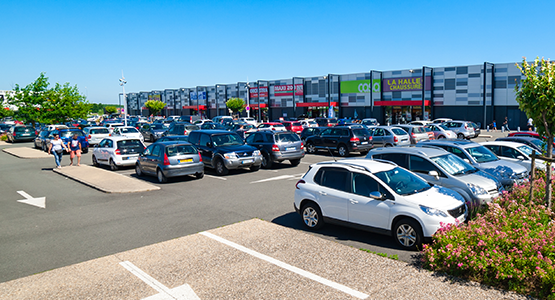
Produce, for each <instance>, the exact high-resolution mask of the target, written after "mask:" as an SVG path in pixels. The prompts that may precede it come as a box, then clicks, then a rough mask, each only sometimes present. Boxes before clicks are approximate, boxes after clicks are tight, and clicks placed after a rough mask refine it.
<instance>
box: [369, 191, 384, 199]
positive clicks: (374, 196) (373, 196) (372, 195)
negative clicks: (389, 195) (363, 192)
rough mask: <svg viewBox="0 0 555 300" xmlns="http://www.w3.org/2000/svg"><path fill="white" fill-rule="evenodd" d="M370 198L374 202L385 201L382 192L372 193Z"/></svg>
mask: <svg viewBox="0 0 555 300" xmlns="http://www.w3.org/2000/svg"><path fill="white" fill-rule="evenodd" d="M368 197H370V198H372V199H374V200H383V199H384V195H382V194H381V193H380V192H370V194H368Z"/></svg>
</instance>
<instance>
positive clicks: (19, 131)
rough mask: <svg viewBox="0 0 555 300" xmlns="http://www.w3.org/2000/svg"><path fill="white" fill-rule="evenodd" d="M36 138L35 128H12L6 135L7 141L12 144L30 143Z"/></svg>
mask: <svg viewBox="0 0 555 300" xmlns="http://www.w3.org/2000/svg"><path fill="white" fill-rule="evenodd" d="M35 137H36V132H35V128H33V126H30V125H29V126H12V127H10V129H8V132H7V133H6V138H7V141H8V142H10V143H15V142H28V141H33V140H34V139H35Z"/></svg>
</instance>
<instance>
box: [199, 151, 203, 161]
mask: <svg viewBox="0 0 555 300" xmlns="http://www.w3.org/2000/svg"><path fill="white" fill-rule="evenodd" d="M198 158H199V159H200V162H202V155H200V152H199V153H198Z"/></svg>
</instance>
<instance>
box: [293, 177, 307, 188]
mask: <svg viewBox="0 0 555 300" xmlns="http://www.w3.org/2000/svg"><path fill="white" fill-rule="evenodd" d="M301 183H306V181H304V180H302V179H301V180H299V181H297V184H295V188H297V190H300V188H299V184H301Z"/></svg>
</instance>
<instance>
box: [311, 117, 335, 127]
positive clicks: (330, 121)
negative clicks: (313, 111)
mask: <svg viewBox="0 0 555 300" xmlns="http://www.w3.org/2000/svg"><path fill="white" fill-rule="evenodd" d="M314 122H316V123H317V124H318V126H320V127H332V126H336V125H337V118H316V119H314Z"/></svg>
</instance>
